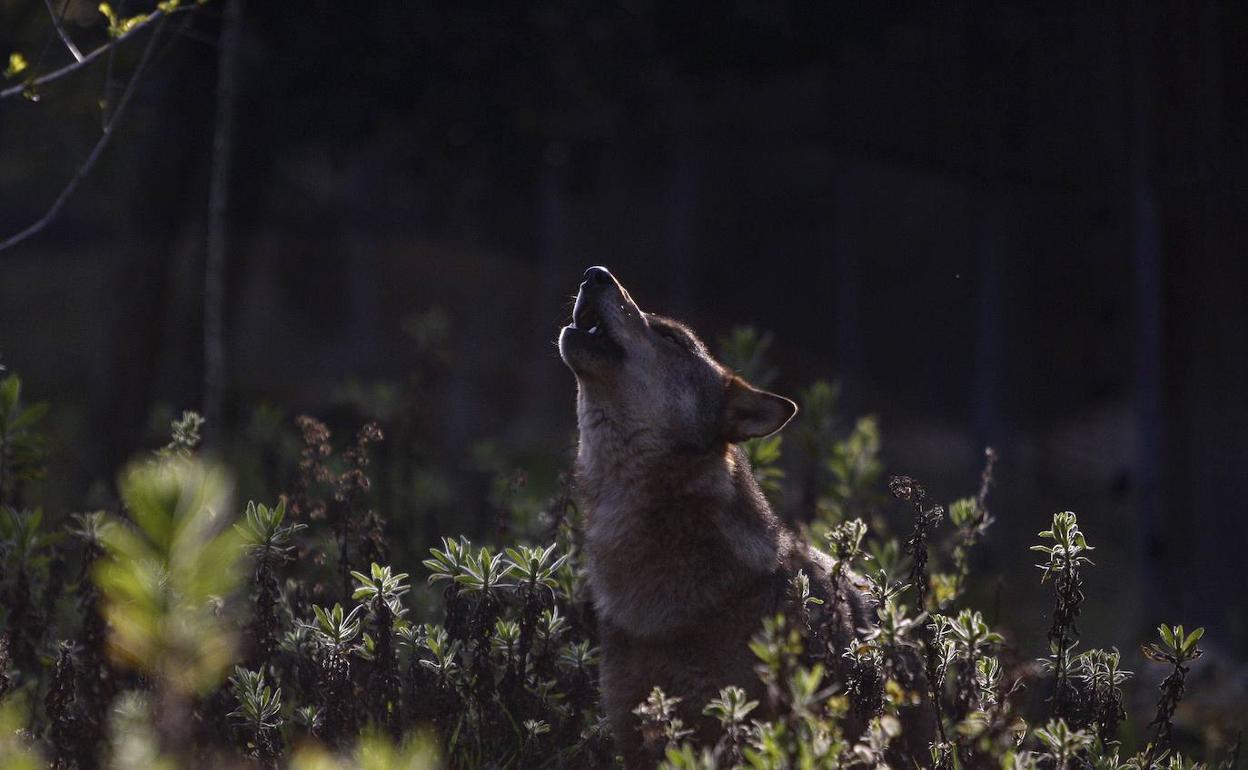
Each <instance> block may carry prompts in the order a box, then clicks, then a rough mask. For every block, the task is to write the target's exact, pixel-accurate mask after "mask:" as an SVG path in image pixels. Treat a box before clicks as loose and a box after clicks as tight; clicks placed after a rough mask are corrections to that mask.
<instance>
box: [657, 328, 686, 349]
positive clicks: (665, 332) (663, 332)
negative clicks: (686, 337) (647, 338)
mask: <svg viewBox="0 0 1248 770" xmlns="http://www.w3.org/2000/svg"><path fill="white" fill-rule="evenodd" d="M655 332H656V333H657V334H658V335H659V336H660V337H662V338H663V339H665V340H667V341H668V342H674V343H676V344H677V345H680V346H681V347H684V341H683V340H681V338H680V335H678V334H677V333H676V332H674V331H672V330H671V329H667V328H664V327H662V326H658V327H655Z"/></svg>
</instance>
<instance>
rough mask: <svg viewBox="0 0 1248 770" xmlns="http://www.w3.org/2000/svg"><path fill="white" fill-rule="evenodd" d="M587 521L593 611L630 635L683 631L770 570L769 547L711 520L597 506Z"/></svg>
mask: <svg viewBox="0 0 1248 770" xmlns="http://www.w3.org/2000/svg"><path fill="white" fill-rule="evenodd" d="M589 513H590V515H589V520H588V523H587V526H586V545H587V548H588V556H589V558H588V560H587V565H588V573H589V581H590V586H591V589H592V591H593V595H594V604H595V607H596V609H597V610H598V612H599V613H601V614H602V615H603V616H604V617H606V618H607V619H609V620H610V621H611V622H613V623H615V624H616V625H618V626H619V627H620V628H622V629H624V630H626V631H628V632H630V633H634V634H638V635H642V636H655V635H659V634H663V633H666V632H668V631H671V630H672V629H674V628H678V627H680V626H682V625H684V624H687V623H688V622H690V621H692V620H693V619H694V618H695V617H696V616H697V615H698V614H700V613H703V612H705V611H706V610H708V609H709V608H712V607H715V606H717V605H718V604H721V603H722V602H724V601H725V600H726V599H727V598H728V597H730V596H732V595H733V594H734V592H736V591H737V590H738V589H739V587H740V586H741V585H742V583H743V581H747V580H750V579H752V578H753V577H755V576H757V575H759V574H762V573H766V572H768V571H770V570H772V569H774V566H775V555H774V553H775V547H774V543H769V542H768V539H767V538H766V537H765V536H764V535H763V534H760V533H756V532H749V531H748V530H747V529H746V528H744V527H741V528H735V529H734V528H733V527H731V526H728V525H727V524H726V523H725V522H722V521H718V520H717V519H718V518H719V517H718V516H717V515H716V514H715V513H714V512H708V511H701V510H688V509H682V508H681V507H680V506H676V505H673V506H669V507H666V508H652V509H646V508H642V507H638V506H635V505H631V504H629V502H628V501H627V500H611V499H607V500H601V499H600V500H599V501H598V502H597V504H596V505H594V506H593V507H592V509H591V510H590V512H589Z"/></svg>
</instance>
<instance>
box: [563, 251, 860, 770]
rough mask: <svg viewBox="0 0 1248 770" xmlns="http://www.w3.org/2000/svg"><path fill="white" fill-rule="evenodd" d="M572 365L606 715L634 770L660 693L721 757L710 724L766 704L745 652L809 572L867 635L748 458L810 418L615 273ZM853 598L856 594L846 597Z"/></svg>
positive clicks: (597, 272) (572, 344) (567, 351)
mask: <svg viewBox="0 0 1248 770" xmlns="http://www.w3.org/2000/svg"><path fill="white" fill-rule="evenodd" d="M559 353H560V356H561V358H562V359H563V361H564V363H565V364H566V365H567V366H568V367H569V368H570V369H571V370H572V373H573V374H574V375H575V377H576V383H577V395H576V416H577V427H578V431H579V439H578V444H577V452H576V463H575V472H576V485H577V490H578V494H579V495H580V498H581V503H582V506H583V509H584V511H585V550H586V571H587V582H588V585H589V590H590V595H591V597H592V602H593V607H594V610H595V614H596V616H597V619H598V628H599V635H600V640H601V648H602V656H601V666H600V670H599V684H600V690H601V693H602V702H603V707H604V710H605V712H606V715H607V719H608V723H609V726H610V729H611V732H612V733H613V735H614V737H615V739H616V741H617V744H618V745H619V747H620V749H621V751H622V753H623V754H624V758H625V764H626V765H627V766H628V767H630V768H638V767H647V766H649V764H650V762H651V760H650V759H649V757H651V756H652V753H651V752H650V751H648V750H647V746H646V745H644V743H645V742H644V738H643V736H642V734H641V733H640V731H639V729H638V727H639V718H638V717H637V716H636V715H635V714H634V709H635V708H636V707H637V706H638V705H639V704H640V703H642V702H643V701H644V700H645V699H646V698H647V697H648V695H649V694H650V692H651V690H652V688H654V687H656V686H657V687H660V688H662V689H663V691H664V692H665V693H667V694H668V695H671V696H679V697H681V698H682V702H681V704H680V708H681V709H682V712H681V713H680V716H681V718H682V721H683V722H684V724H685V725H687V726H690V727H693V728H695V731H696V736H697V737H698V738H699V739H702V740H706V741H710V740H713V737H714V735H715V726H714V725H713V724H712V723H711V722H710V721H709V720H707V719H706V718H705V717H703V716H702V715H701V709H702V707H703V706H704V705H705V704H706V702H707V701H709V700H710V699H711V698H713V697H715V696H716V695H717V694H718V692H719V690H720V688H722V687H725V686H727V685H730V684H733V685H738V686H740V687H743V688H745V689H746V691H747V692H748V693H749V694H750V695H751V697H753V698H755V699H758V700H760V701H761V702H763V706H762V708H761V709H760V712H756V713H761V714H763V715H765V714H766V713H767V708H768V704H767V703H766V698H765V693H764V691H763V687H762V683H761V682H760V680H759V678H758V675H757V673H756V672H755V669H754V664H755V663H756V662H757V661H756V658H755V657H754V655H753V654H752V653H751V652H750V650H749V648H748V644H749V641H750V639H751V637H753V636H754V635H755V634H756V633H757V632H758V630H759V629H760V627H761V623H762V619H763V618H764V617H767V616H770V615H772V614H775V613H776V612H779V611H782V610H783V608H784V602H785V601H786V598H785V597H786V593H787V591H788V590H789V585H790V581H791V580H792V578H793V576H794V575H795V574H796V573H797V571H798V570H801V571H803V572H804V573H805V574H806V575H807V576H808V577H809V579H810V583H811V593H812V594H813V595H815V596H818V597H820V598H822V599H824V600H825V601H826V600H827V599H828V597H831V596H836V595H840V596H842V597H843V601H842V606H841V607H840V610H841V611H840V612H839V613H837V614H836V615H834V616H833V617H839V618H840V627H839V628H837V629H836V632H835V635H836V636H837V637H838V638H837V640H835V641H836V642H837V643H839V644H841V645H844V644H847V643H848V642H849V641H850V640H851V639H852V637H853V635H854V630H855V629H856V628H861V627H865V626H866V625H867V624H868V623H869V620H868V614H869V612H868V607H869V604H868V601H867V599H866V597H865V595H864V594H863V593H862V586H861V583H860V582H854V583H852V584H850V585H846V586H844V587H843V590H840V591H838V592H836V593H834V592H833V586H832V584H831V581H832V578H831V568H832V561H831V559H830V558H829V557H828V556H826V555H825V554H822V553H821V552H819V551H817V550H815V549H812V548H810V547H808V546H807V545H805V544H804V543H803V542H802V541H801V540H800V539H799V538H798V537H797V536H796V535H795V534H794V532H793V531H791V530H790V529H789V528H788V527H786V526H785V525H784V524H783V523H782V522H781V520H780V519H779V517H777V516H776V514H775V513H774V512H773V511H772V509H771V506H770V505H769V504H768V502H767V500H766V498H764V496H763V494H762V492H761V490H760V489H759V486H758V483H757V482H756V481H755V478H754V473H753V470H752V468H751V467H750V463H749V460H748V458H747V457H746V453H745V451H744V450H743V449H742V448H741V446H740V443H741V442H743V441H746V440H747V439H752V438H757V437H761V436H767V435H770V434H772V433H775V432H776V431H778V430H780V429H781V428H782V427H784V425H785V424H786V423H788V422H789V420H791V419H792V418H793V416H794V415H795V414H796V413H797V409H798V407H797V405H796V404H795V403H794V402H793V401H791V400H789V399H787V398H784V397H783V396H779V395H776V394H774V393H769V392H767V391H764V390H761V389H759V388H756V387H754V386H752V385H751V384H749V383H748V382H746V381H745V380H743V379H742V378H741V377H740V376H738V375H736V374H735V373H733V372H732V371H730V370H729V369H727V368H726V367H725V366H723V365H722V364H720V363H719V362H718V361H716V360H715V359H714V358H713V357H712V356H711V354H710V352H709V351H708V350H707V347H706V345H705V344H704V343H703V342H702V341H701V340H700V339H698V337H697V336H696V335H695V334H694V333H693V332H692V331H691V330H690V329H689V328H688V327H686V326H685V325H683V324H681V323H678V322H676V321H673V320H672V319H670V318H664V317H662V316H659V315H655V314H653V313H647V312H644V311H642V310H641V308H639V307H638V306H637V303H636V302H634V301H633V299H632V297H631V296H630V295H629V293H628V291H627V290H626V289H625V288H624V287H623V286H622V285H621V284H620V282H619V281H618V280H617V279H616V278H615V276H613V275H612V274H611V272H610V271H609V270H607V269H606V268H603V267H591V268H589V269H588V270H586V271H585V275H584V280H583V281H582V282H581V284H580V290H579V292H578V294H577V297H576V304H575V306H574V308H573V311H572V320H571V323H570V324H568V325H567V326H565V327H564V328H563V329H562V330H561V331H560V334H559ZM847 582H849V581H847Z"/></svg>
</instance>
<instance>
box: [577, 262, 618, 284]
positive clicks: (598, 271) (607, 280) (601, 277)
mask: <svg viewBox="0 0 1248 770" xmlns="http://www.w3.org/2000/svg"><path fill="white" fill-rule="evenodd" d="M613 281H614V279H613V278H612V277H611V271H610V270H608V269H606V268H605V267H599V266H598V265H594V266H593V267H591V268H589V269H588V270H586V271H585V280H584V281H583V282H582V283H581V286H582V287H583V288H600V287H603V286H609V285H611V283H612V282H613Z"/></svg>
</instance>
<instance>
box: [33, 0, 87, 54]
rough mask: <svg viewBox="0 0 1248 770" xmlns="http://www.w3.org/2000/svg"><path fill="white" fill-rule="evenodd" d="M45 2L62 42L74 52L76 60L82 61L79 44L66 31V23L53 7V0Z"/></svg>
mask: <svg viewBox="0 0 1248 770" xmlns="http://www.w3.org/2000/svg"><path fill="white" fill-rule="evenodd" d="M43 4H44V5H46V6H47V7H48V15H49V16H51V17H52V26H53V27H56V34H58V35H60V37H61V42H62V43H64V44H65V47H66V48H68V49H69V52H70V53H71V54H73V57H74V61H76V62H79V63H81V62H82V51H79V50H78V46H76V45H74V41H73V40H70V39H69V35H68V34H67V33H66V32H65V25H64V24H62V23H61V15H60V14H59V13H57V12H56V9H55V8H53V7H52V0H43Z"/></svg>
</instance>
